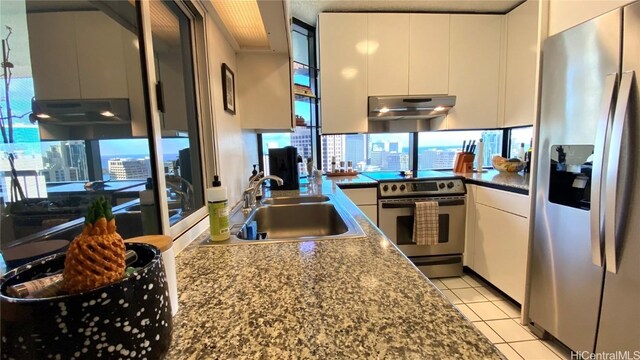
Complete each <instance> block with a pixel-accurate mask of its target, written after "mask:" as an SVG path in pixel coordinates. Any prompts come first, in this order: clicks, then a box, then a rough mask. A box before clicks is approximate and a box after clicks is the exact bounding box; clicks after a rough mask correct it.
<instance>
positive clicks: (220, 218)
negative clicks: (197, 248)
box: [207, 176, 230, 241]
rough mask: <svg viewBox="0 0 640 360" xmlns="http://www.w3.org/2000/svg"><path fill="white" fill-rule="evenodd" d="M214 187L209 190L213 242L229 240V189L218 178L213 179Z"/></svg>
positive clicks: (208, 199)
mask: <svg viewBox="0 0 640 360" xmlns="http://www.w3.org/2000/svg"><path fill="white" fill-rule="evenodd" d="M212 185H213V186H212V187H210V188H208V189H207V203H208V204H207V205H208V207H209V225H210V230H211V240H212V241H224V240H229V236H230V234H229V206H228V199H227V188H226V187H224V186H222V184H221V183H220V179H219V178H218V176H214V177H213V184H212Z"/></svg>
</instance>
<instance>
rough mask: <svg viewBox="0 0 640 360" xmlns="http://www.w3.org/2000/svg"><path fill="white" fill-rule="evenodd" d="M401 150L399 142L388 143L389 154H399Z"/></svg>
mask: <svg viewBox="0 0 640 360" xmlns="http://www.w3.org/2000/svg"><path fill="white" fill-rule="evenodd" d="M401 150H402V146H401V144H400V143H399V142H390V143H389V152H396V153H397V152H400V151H401Z"/></svg>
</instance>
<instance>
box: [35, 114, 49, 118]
mask: <svg viewBox="0 0 640 360" xmlns="http://www.w3.org/2000/svg"><path fill="white" fill-rule="evenodd" d="M36 116H37V117H38V118H39V119H50V118H51V116H49V115H47V114H45V113H40V114H36Z"/></svg>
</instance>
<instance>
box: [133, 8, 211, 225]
mask: <svg viewBox="0 0 640 360" xmlns="http://www.w3.org/2000/svg"><path fill="white" fill-rule="evenodd" d="M149 5H150V10H151V32H152V38H153V49H154V52H153V59H154V63H155V69H156V79H157V80H158V81H159V82H160V84H161V86H162V88H163V93H164V104H163V105H164V106H163V111H161V113H160V120H161V121H160V123H161V127H162V153H158V156H159V157H160V158H161V159H162V163H163V168H162V169H161V170H162V171H161V172H162V173H163V174H164V178H165V184H166V187H167V189H166V191H167V203H166V204H163V206H161V208H162V211H163V212H164V213H165V215H169V223H170V225H172V226H173V225H174V224H176V223H177V222H179V221H182V220H183V219H185V218H187V217H188V216H189V215H191V214H192V213H194V212H195V211H196V210H198V209H200V208H202V207H203V206H204V184H203V176H202V174H203V171H202V159H201V150H200V133H199V126H198V111H197V99H196V93H195V89H196V85H195V80H196V79H195V73H194V63H193V55H192V54H193V49H192V42H193V34H192V31H191V25H192V21H193V19H192V15H193V14H191V9H189V8H188V7H187V6H186V4H180V5H178V3H175V2H173V1H166V0H163V1H151V2H149ZM134 161H135V160H134ZM130 166H131V168H132V169H135V168H136V165H135V162H134V163H133V164H132V165H130ZM134 171H137V170H134ZM176 209H180V211H179V212H177V213H175V212H174V211H172V210H176ZM171 214H173V215H171Z"/></svg>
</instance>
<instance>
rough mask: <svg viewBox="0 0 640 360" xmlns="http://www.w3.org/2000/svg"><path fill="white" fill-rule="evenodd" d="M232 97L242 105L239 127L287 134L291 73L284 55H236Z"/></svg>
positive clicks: (289, 126)
mask: <svg viewBox="0 0 640 360" xmlns="http://www.w3.org/2000/svg"><path fill="white" fill-rule="evenodd" d="M237 59H238V72H237V75H236V84H237V87H236V88H237V94H236V98H239V99H242V101H243V102H244V103H245V104H251V106H246V107H244V108H243V109H242V117H241V119H242V127H243V128H245V129H270V130H284V131H291V128H292V127H293V124H292V122H291V119H292V116H291V74H290V69H291V66H290V62H289V56H288V55H287V54H255V53H240V54H238V57H237Z"/></svg>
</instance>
